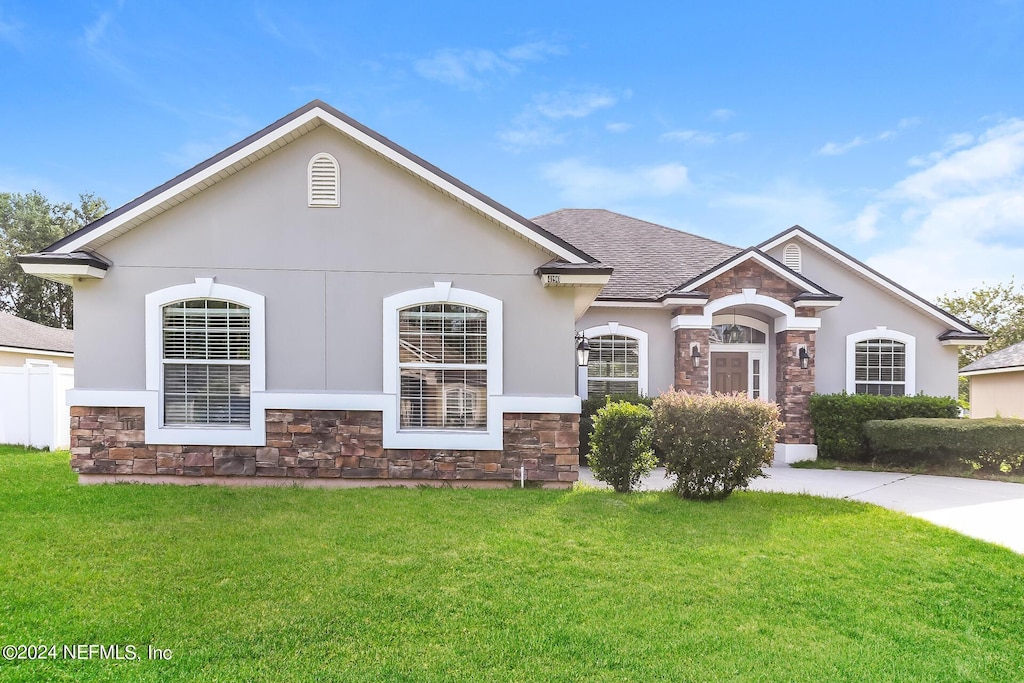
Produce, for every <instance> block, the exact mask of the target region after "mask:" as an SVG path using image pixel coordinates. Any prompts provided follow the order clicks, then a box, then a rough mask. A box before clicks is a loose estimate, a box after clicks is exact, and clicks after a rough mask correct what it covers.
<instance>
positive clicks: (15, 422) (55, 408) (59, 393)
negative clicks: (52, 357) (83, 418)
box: [0, 361, 75, 450]
mask: <svg viewBox="0 0 1024 683" xmlns="http://www.w3.org/2000/svg"><path fill="white" fill-rule="evenodd" d="M74 385H75V371H74V370H73V369H72V368H59V367H57V366H56V364H54V363H51V362H48V361H25V365H23V366H21V367H20V368H18V367H13V368H12V367H0V443H11V444H20V445H25V446H34V447H35V448H49V449H51V450H56V449H60V448H68V447H69V446H70V445H71V409H70V408H68V406H67V405H66V404H65V394H66V393H67V391H68V389H71V388H73V387H74Z"/></svg>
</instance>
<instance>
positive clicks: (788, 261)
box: [782, 242, 803, 273]
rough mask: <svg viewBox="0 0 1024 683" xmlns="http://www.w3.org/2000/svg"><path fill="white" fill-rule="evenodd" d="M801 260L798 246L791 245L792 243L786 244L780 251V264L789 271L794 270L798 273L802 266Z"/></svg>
mask: <svg viewBox="0 0 1024 683" xmlns="http://www.w3.org/2000/svg"><path fill="white" fill-rule="evenodd" d="M801 260H802V259H801V254H800V245H799V244H793V243H792V242H790V243H789V244H787V245H786V248H785V249H784V250H783V251H782V264H783V265H784V266H786V267H787V268H789V269H790V270H794V271H796V272H798V273H799V272H800V268H801V266H802V265H803V264H802V263H801Z"/></svg>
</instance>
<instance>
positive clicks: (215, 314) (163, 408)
mask: <svg viewBox="0 0 1024 683" xmlns="http://www.w3.org/2000/svg"><path fill="white" fill-rule="evenodd" d="M265 330H266V317H265V300H264V298H263V296H262V295H260V294H256V293H254V292H250V291H248V290H245V289H241V288H239V287H231V286H229V285H222V284H219V283H215V282H214V281H213V279H212V278H196V281H195V282H194V283H192V284H187V285H176V286H174V287H167V288H166V289H161V290H158V291H156V292H151V293H149V294H147V295H146V389H147V390H148V392H149V393H150V395H151V396H153V403H152V404H147V405H146V443H150V444H183V445H184V444H203V445H214V446H252V445H263V444H264V443H265V439H266V433H265V429H264V427H265V425H264V424H263V422H264V414H263V408H254V407H253V395H254V394H261V393H262V392H265V391H266V336H265Z"/></svg>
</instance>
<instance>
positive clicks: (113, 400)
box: [19, 101, 983, 486]
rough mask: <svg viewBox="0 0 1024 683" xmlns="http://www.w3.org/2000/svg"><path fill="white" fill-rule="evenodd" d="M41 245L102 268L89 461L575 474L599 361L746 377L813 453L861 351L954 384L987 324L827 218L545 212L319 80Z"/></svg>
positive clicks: (78, 448)
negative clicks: (526, 212)
mask: <svg viewBox="0 0 1024 683" xmlns="http://www.w3.org/2000/svg"><path fill="white" fill-rule="evenodd" d="M622 229H625V230H626V232H622ZM794 249H795V250H796V251H795V252H794ZM794 254H795V256H794ZM19 262H20V263H21V264H22V267H23V268H24V269H25V270H26V271H27V272H30V273H33V274H35V275H39V276H41V277H46V278H50V279H53V280H57V281H61V282H68V283H71V284H72V285H73V286H74V292H75V307H76V321H77V329H76V346H77V350H76V353H77V360H78V377H77V380H76V382H77V383H76V388H75V389H74V390H73V391H72V392H70V394H69V402H70V404H71V405H72V406H73V408H72V423H73V424H72V435H73V439H72V467H73V468H74V469H75V470H76V471H77V472H78V473H79V475H80V481H83V482H91V481H111V480H117V479H119V478H131V479H134V480H143V481H151V482H161V481H168V482H177V483H181V482H210V481H218V482H219V481H226V482H233V483H274V482H282V481H285V482H293V481H296V480H300V479H301V480H309V481H312V482H314V483H316V484H318V485H360V484H366V483H391V484H409V483H417V482H428V481H433V482H437V481H446V480H457V481H460V482H473V483H477V484H500V485H508V483H510V482H513V481H518V480H520V479H521V478H523V479H528V480H533V481H539V482H544V483H545V484H546V485H553V486H568V485H571V483H572V482H573V481H575V480H576V478H577V470H578V445H579V410H580V399H579V396H578V394H577V383H578V382H580V380H581V379H582V380H583V381H582V384H581V386H580V391H582V392H583V393H586V391H588V390H590V391H592V392H596V391H607V390H611V389H613V388H630V389H632V388H634V387H635V389H636V390H638V391H644V392H647V393H654V392H657V391H659V390H661V389H665V388H668V387H669V386H671V385H673V384H675V385H676V386H677V387H682V388H687V389H690V390H693V391H708V390H710V389H715V390H743V389H746V390H748V391H751V392H752V393H753V394H754V395H756V396H760V397H762V398H766V399H774V400H777V401H779V403H780V404H781V405H782V407H783V415H784V417H785V418H786V419H787V420H788V424H787V429H786V431H785V432H784V433H783V434H782V442H781V446H780V453H781V454H782V457H784V458H785V459H787V460H792V459H795V458H798V457H812V456H813V444H812V443H811V433H810V428H809V424H808V421H807V415H806V413H807V397H808V395H809V393H810V392H811V391H813V390H815V387H816V386H817V387H818V388H819V389H821V388H823V387H824V388H826V389H827V390H842V389H843V388H844V387H846V386H847V383H846V380H845V374H844V371H845V368H846V365H847V362H849V363H854V365H855V367H854V366H851V367H854V372H855V373H856V374H857V377H858V381H857V382H856V383H853V384H849V386H850V388H851V390H856V391H861V390H863V391H872V392H875V393H900V392H904V393H916V392H918V391H926V392H930V393H947V394H951V393H954V392H955V390H956V352H955V346H956V345H957V344H961V343H977V342H978V340H979V339H983V335H980V334H979V333H978V332H977V331H976V330H974V329H973V328H971V327H969V326H968V325H966V324H964V323H962V322H961V321H959V320H956V319H955V318H953V317H952V316H950V315H949V314H948V313H946V312H944V311H941V310H939V309H937V308H934V307H933V306H931V305H929V304H927V303H926V302H924V301H922V300H921V299H919V298H918V297H916V296H914V295H913V294H911V293H909V292H907V291H905V290H903V289H902V288H900V287H899V286H898V285H895V284H894V283H891V282H890V281H888V280H886V279H885V278H883V277H881V276H880V275H878V274H877V273H874V272H873V271H870V270H869V269H867V268H866V267H864V266H863V265H862V264H859V263H858V262H856V261H855V260H854V259H852V258H850V257H848V256H846V255H845V254H842V253H841V252H839V251H838V250H836V249H834V248H833V247H831V246H830V245H827V244H826V243H825V242H823V241H821V240H819V239H817V238H816V237H814V236H813V235H811V234H810V233H808V232H806V231H804V230H803V229H800V228H794V229H793V230H790V231H787V232H785V233H783V234H782V235H780V236H778V237H777V238H773V239H772V240H769V242H766V243H765V244H762V245H759V246H758V247H756V248H751V249H746V250H740V249H737V248H735V247H730V246H728V245H724V244H719V243H716V242H712V241H710V240H704V239H702V238H698V237H696V236H693V235H686V234H685V233H679V232H676V231H672V230H669V229H668V228H663V227H660V226H654V225H652V224H649V223H644V222H642V221H637V220H635V219H631V218H627V217H624V216H619V215H617V214H612V213H609V212H601V211H572V210H567V211H560V212H555V213H553V214H548V215H546V216H542V217H540V218H538V219H536V220H528V219H526V218H524V217H522V216H520V215H518V214H517V213H515V212H514V211H512V210H511V209H509V208H507V207H504V206H502V205H501V204H499V203H497V202H495V201H494V200H492V199H490V198H489V197H486V196H484V195H483V194H481V193H479V192H477V191H476V190H474V189H472V188H470V187H468V186H466V185H465V184H463V183H461V182H460V181H458V180H456V179H455V178H453V177H452V176H450V175H448V174H446V173H444V172H443V171H441V170H440V169H438V168H436V167H434V166H432V165H431V164H429V163H428V162H426V161H424V160H423V159H420V158H419V157H417V156H415V155H413V154H412V153H411V152H409V151H407V150H405V149H403V148H402V147H399V146H398V145H396V144H395V143H393V142H392V141H390V140H388V139H387V138H384V137H383V136H381V135H380V134H378V133H376V132H374V131H372V130H370V129H368V128H366V127H365V126H363V125H361V124H359V123H358V122H356V121H354V120H352V119H351V118H349V117H347V116H345V115H344V114H342V113H341V112H339V111H337V110H335V109H333V108H332V107H330V106H328V105H326V104H324V103H322V102H319V101H314V102H311V103H309V104H307V105H306V106H304V107H302V108H300V109H298V110H297V111H295V112H293V113H291V114H289V115H288V116H286V117H284V118H282V119H281V120H279V121H277V122H275V123H273V124H271V125H270V126H268V127H267V128H265V129H263V130H261V131H259V132H257V133H255V134H253V135H252V136H250V137H248V138H246V139H245V140H243V141H241V142H240V143H238V144H236V145H234V146H232V147H230V148H229V149H227V150H224V151H223V152H221V153H220V154H218V155H216V156H215V157H213V158H211V159H209V160H207V161H205V162H203V163H202V164H199V165H198V166H196V167H194V168H192V169H190V170H188V171H186V172H185V173H183V174H181V175H180V176H178V177H176V178H174V179H172V180H170V181H168V182H167V183H165V184H163V185H161V186H160V187H158V188H155V189H154V190H152V191H150V192H148V193H146V194H144V195H142V196H141V197H139V198H138V199H136V200H134V201H132V202H130V203H128V204H126V205H125V206H122V207H120V208H118V209H117V210H115V211H113V212H111V213H109V214H108V215H106V216H104V217H103V218H101V219H99V220H97V221H95V222H94V223H92V224H90V225H88V226H86V227H84V228H82V229H81V230H79V231H78V232H76V233H73V234H71V235H69V236H68V237H66V238H64V239H62V240H60V241H59V242H56V243H55V244H53V245H51V246H50V247H48V248H47V249H45V250H43V251H42V252H40V253H38V254H27V255H24V256H21V257H19ZM819 279H820V281H821V282H822V283H825V284H821V285H819V284H816V282H817V281H818V280H819ZM826 285H827V287H828V288H827V289H826ZM834 292H838V293H834ZM840 304H841V305H840ZM843 311H846V313H843ZM580 332H582V333H583V334H585V335H586V337H587V339H588V343H589V344H591V347H592V358H593V361H592V362H591V364H590V366H589V367H588V368H587V369H586V373H587V374H585V375H582V377H581V376H580V375H579V370H578V368H577V365H576V363H575V355H576V354H575V347H576V344H577V339H576V337H577V334H578V333H580ZM862 347H863V350H862ZM848 348H849V349H853V351H848ZM915 353H916V356H915ZM822 354H825V355H822ZM861 356H863V357H864V359H865V360H863V362H861V360H860V359H861ZM915 359H916V360H915ZM805 366H806V367H805ZM817 368H821V378H820V381H819V382H818V383H817V384H816V377H815V373H816V369H817ZM916 368H920V369H921V372H917V373H916V374H915V369H916ZM862 371H863V373H865V377H863V378H860V373H862Z"/></svg>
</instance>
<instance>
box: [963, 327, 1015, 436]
mask: <svg viewBox="0 0 1024 683" xmlns="http://www.w3.org/2000/svg"><path fill="white" fill-rule="evenodd" d="M960 375H961V376H962V377H967V378H968V379H969V381H970V386H971V417H997V416H998V417H1019V418H1024V342H1018V343H1016V344H1013V345H1012V346H1007V347H1006V348H1005V349H999V350H998V351H993V352H992V353H990V354H988V355H987V356H982V357H981V358H979V359H978V360H976V361H974V362H973V363H971V364H970V365H967V366H965V367H964V369H963V370H961V371H960Z"/></svg>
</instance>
